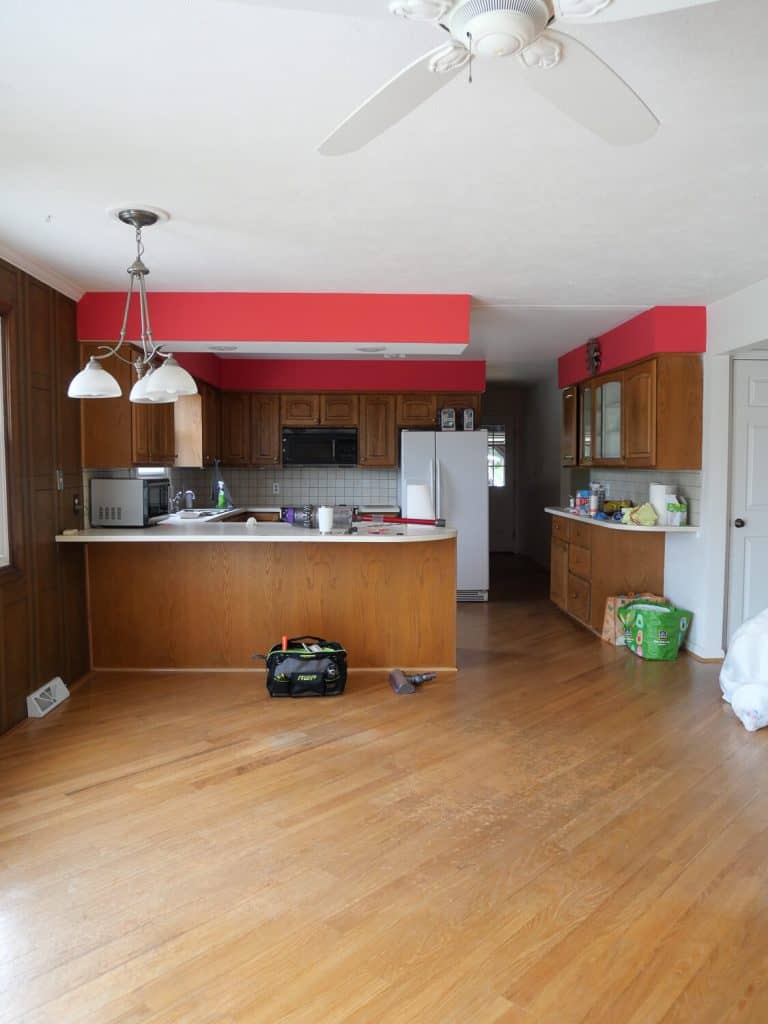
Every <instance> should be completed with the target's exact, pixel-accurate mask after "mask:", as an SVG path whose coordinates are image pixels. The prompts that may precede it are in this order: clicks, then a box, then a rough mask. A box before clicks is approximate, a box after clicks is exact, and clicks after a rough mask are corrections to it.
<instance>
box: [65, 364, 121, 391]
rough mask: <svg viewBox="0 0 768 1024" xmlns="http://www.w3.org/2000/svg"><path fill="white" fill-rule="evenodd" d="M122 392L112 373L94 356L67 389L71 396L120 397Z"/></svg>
mask: <svg viewBox="0 0 768 1024" xmlns="http://www.w3.org/2000/svg"><path fill="white" fill-rule="evenodd" d="M122 393H123V392H122V391H121V390H120V385H119V384H118V383H117V381H116V380H115V378H114V377H113V376H112V374H111V373H107V371H106V370H105V369H104V367H103V366H102V365H101V363H100V362H99V360H98V359H95V358H94V357H93V356H91V358H90V360H89V361H88V365H87V366H86V367H85V368H84V369H82V370H81V371H80V373H78V374H75V376H74V377H73V378H72V380H71V381H70V384H69V387H68V389H67V394H68V395H69V397H70V398H119V397H120V396H121V395H122Z"/></svg>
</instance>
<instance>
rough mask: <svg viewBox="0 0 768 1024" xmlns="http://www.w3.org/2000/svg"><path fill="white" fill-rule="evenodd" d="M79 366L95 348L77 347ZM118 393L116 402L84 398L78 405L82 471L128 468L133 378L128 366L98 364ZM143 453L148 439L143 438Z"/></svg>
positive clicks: (111, 361) (97, 351)
mask: <svg viewBox="0 0 768 1024" xmlns="http://www.w3.org/2000/svg"><path fill="white" fill-rule="evenodd" d="M80 349H81V366H85V364H86V363H87V362H88V359H89V358H90V356H92V355H100V354H101V352H102V351H103V349H101V350H100V346H98V345H81V346H80ZM101 365H102V366H103V367H104V369H105V370H107V371H109V373H111V374H112V376H113V377H114V378H115V379H116V380H117V382H118V384H119V385H120V387H121V389H122V392H123V394H122V396H121V397H120V398H84V399H82V400H81V402H80V416H81V430H82V446H83V466H84V467H85V468H86V469H109V468H114V467H121V466H130V465H131V463H132V462H133V457H132V443H131V435H132V415H131V410H132V409H133V408H134V407H133V406H132V405H131V403H130V402H129V401H128V395H129V394H130V391H131V387H132V386H133V380H134V374H133V370H132V369H131V367H130V365H129V364H128V363H124V362H122V361H121V360H120V359H116V358H115V357H114V356H111V357H110V358H108V359H104V360H102V361H101ZM147 452H149V439H148V438H147Z"/></svg>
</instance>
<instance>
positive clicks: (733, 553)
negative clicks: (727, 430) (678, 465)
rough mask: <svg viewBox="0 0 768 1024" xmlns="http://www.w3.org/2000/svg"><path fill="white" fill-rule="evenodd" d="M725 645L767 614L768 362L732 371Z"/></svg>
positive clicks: (738, 364) (742, 363)
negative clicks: (744, 625) (755, 618)
mask: <svg viewBox="0 0 768 1024" xmlns="http://www.w3.org/2000/svg"><path fill="white" fill-rule="evenodd" d="M732 408H733V439H732V448H731V522H730V559H729V586H728V639H729V640H730V638H731V636H733V634H734V632H735V631H736V630H737V629H738V628H739V626H740V625H741V624H742V622H744V621H746V620H747V619H751V618H752V616H754V615H757V613H758V612H760V611H762V610H763V609H764V608H768V360H759V359H754V360H753V359H744V360H741V359H738V360H736V361H735V362H734V371H733V406H732Z"/></svg>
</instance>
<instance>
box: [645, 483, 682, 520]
mask: <svg viewBox="0 0 768 1024" xmlns="http://www.w3.org/2000/svg"><path fill="white" fill-rule="evenodd" d="M676 493H677V488H676V487H675V485H674V484H649V486H648V501H650V503H651V504H652V505H653V507H654V508H655V509H656V512H657V513H658V516H659V523H658V525H659V526H666V525H667V495H668V494H676Z"/></svg>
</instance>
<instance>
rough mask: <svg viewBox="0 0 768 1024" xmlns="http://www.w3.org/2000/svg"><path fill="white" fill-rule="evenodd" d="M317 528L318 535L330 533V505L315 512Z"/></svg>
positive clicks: (323, 506)
mask: <svg viewBox="0 0 768 1024" xmlns="http://www.w3.org/2000/svg"><path fill="white" fill-rule="evenodd" d="M317 528H318V529H319V530H320V533H330V532H331V530H332V529H333V506H332V505H321V506H320V508H319V509H318V510H317Z"/></svg>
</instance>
